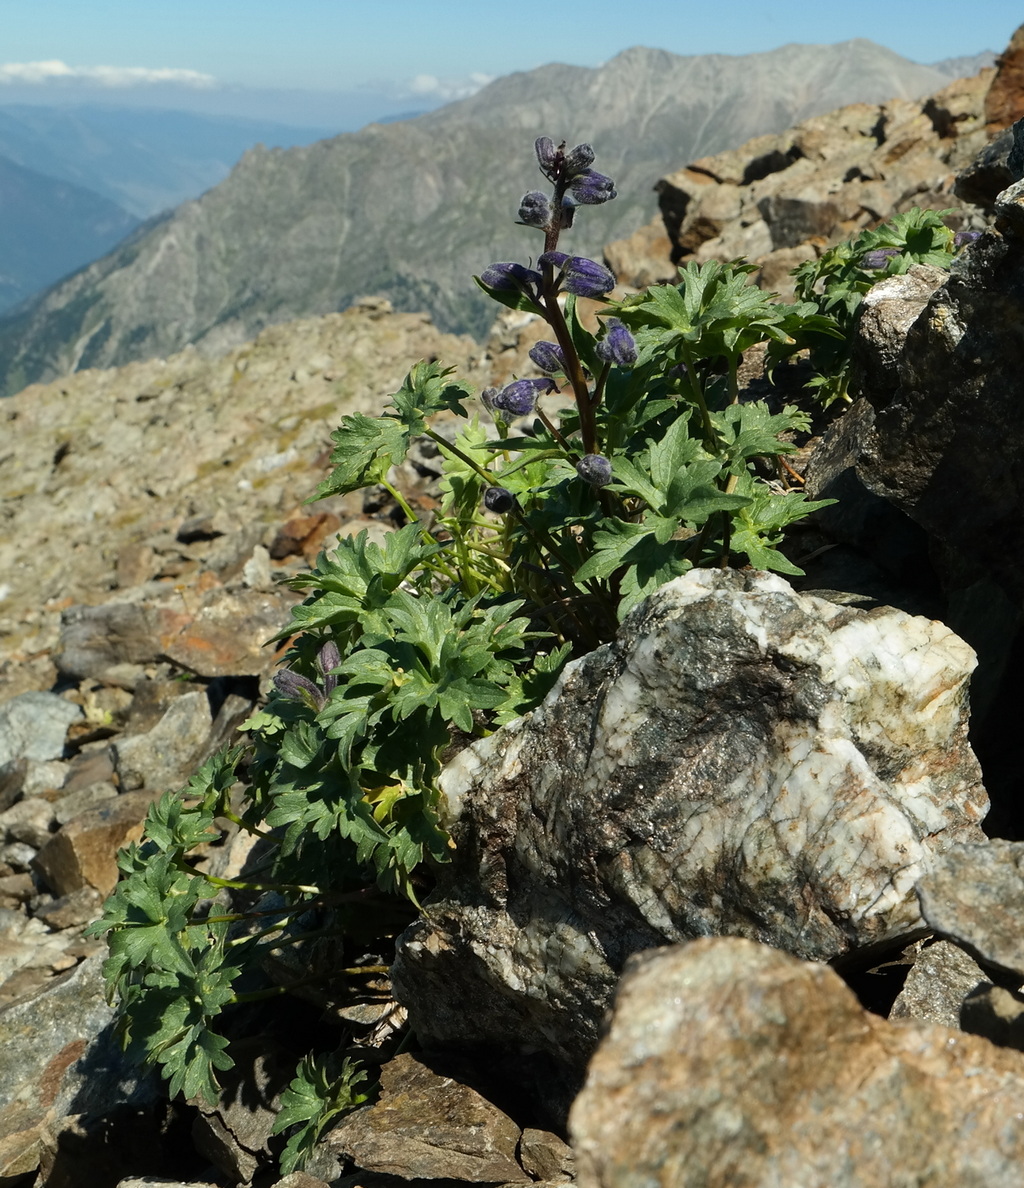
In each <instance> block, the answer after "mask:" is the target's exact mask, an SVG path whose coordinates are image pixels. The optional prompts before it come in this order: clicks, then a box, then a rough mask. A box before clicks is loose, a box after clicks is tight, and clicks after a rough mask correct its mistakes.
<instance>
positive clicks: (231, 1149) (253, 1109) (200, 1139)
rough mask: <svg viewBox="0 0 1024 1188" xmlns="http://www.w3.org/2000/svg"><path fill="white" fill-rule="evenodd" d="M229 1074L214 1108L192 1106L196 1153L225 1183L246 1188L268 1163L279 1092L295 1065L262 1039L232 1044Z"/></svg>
mask: <svg viewBox="0 0 1024 1188" xmlns="http://www.w3.org/2000/svg"><path fill="white" fill-rule="evenodd" d="M231 1057H232V1059H233V1060H234V1061H235V1065H234V1068H232V1069H229V1070H228V1072H227V1073H226V1074H223V1075H222V1077H221V1081H222V1084H223V1088H222V1090H221V1093H220V1096H219V1098H218V1101H217V1103H216V1105H213V1106H211V1105H209V1104H207V1103H206V1102H202V1101H200V1102H197V1103H196V1104H197V1105H198V1114H197V1116H196V1118H195V1121H194V1122H193V1124H192V1137H193V1139H194V1141H195V1144H196V1149H197V1150H198V1151H199V1152H200V1154H202V1155H203V1156H205V1158H207V1159H209V1160H210V1162H211V1163H213V1164H214V1165H215V1166H216V1167H218V1168H220V1170H221V1171H222V1172H223V1173H224V1174H225V1175H226V1176H228V1177H229V1179H230V1180H231V1181H232V1183H236V1184H237V1183H248V1182H249V1181H251V1180H252V1178H253V1176H254V1175H255V1173H256V1172H257V1171H258V1170H259V1169H260V1168H261V1167H263V1168H266V1167H267V1166H268V1165H269V1164H271V1163H272V1162H273V1160H272V1157H271V1155H270V1148H269V1143H270V1136H271V1130H272V1129H273V1126H274V1121H275V1119H276V1117H277V1112H278V1108H279V1106H280V1095H281V1091H282V1090H283V1089H285V1088H287V1086H288V1082H289V1081H290V1080H291V1078H292V1077H293V1076H294V1075H295V1059H294V1057H293V1056H290V1054H289V1053H288V1052H286V1051H285V1050H284V1049H282V1048H280V1047H279V1046H278V1045H275V1044H273V1043H270V1044H268V1042H267V1040H266V1039H264V1038H257V1039H247V1040H242V1041H239V1042H238V1043H235V1044H232V1046H231Z"/></svg>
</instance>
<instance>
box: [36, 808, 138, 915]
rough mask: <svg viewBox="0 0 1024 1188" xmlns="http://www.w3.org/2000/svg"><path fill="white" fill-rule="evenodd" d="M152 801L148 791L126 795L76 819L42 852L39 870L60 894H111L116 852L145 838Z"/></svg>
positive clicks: (115, 867)
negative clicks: (86, 889) (88, 891)
mask: <svg viewBox="0 0 1024 1188" xmlns="http://www.w3.org/2000/svg"><path fill="white" fill-rule="evenodd" d="M152 800H153V797H152V796H151V795H149V794H148V793H145V792H126V793H124V794H123V795H121V796H117V797H115V798H114V799H113V800H109V801H105V802H104V803H103V804H101V805H99V806H98V807H97V808H94V809H89V810H88V811H87V812H85V813H82V815H81V816H80V817H75V819H74V820H73V821H69V822H68V824H67V825H65V826H64V827H63V828H62V829H61V830H60V831H59V832H58V833H55V834H54V835H53V837H51V838H50V840H49V841H48V842H47V843H46V845H45V846H43V848H42V849H41V850H40V851H39V855H38V857H37V858H36V861H35V866H36V869H37V870H38V871H39V873H40V874H41V875H42V876H43V878H44V879H45V880H46V882H47V884H48V885H49V886H50V887H51V888H52V889H53V890H54V891H55V892H56V893H57V894H58V895H70V894H71V893H72V892H73V891H77V890H78V889H79V888H81V887H84V886H86V885H88V886H90V887H94V888H95V889H96V890H97V891H98V892H99V893H100V895H102V896H104V897H105V896H107V895H109V894H110V892H111V891H113V889H114V884H115V883H116V882H117V874H118V872H117V861H116V854H117V851H118V849H119V848H120V847H121V846H124V845H127V844H128V843H129V842H131V841H138V839H139V838H140V837H141V836H142V822H143V820H144V818H145V816H146V811H147V809H148V808H149V805H150V804H151V803H152Z"/></svg>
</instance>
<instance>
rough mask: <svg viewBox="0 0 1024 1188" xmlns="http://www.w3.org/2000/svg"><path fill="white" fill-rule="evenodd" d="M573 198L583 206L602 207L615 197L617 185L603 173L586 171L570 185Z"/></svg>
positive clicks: (591, 170)
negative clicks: (601, 205) (603, 203)
mask: <svg viewBox="0 0 1024 1188" xmlns="http://www.w3.org/2000/svg"><path fill="white" fill-rule="evenodd" d="M569 189H570V190H571V191H572V196H573V198H575V199H576V201H577V202H579V203H580V205H581V206H600V204H601V203H602V202H610V201H611V200H612V199H613V198H614V197H615V183H614V182H613V181H612V179H611V178H610V177H605V175H604V174H603V173H597V172H596V171H595V170H593V169H585V170H584V171H583V172H582V173H581V174H579V175H578V176H576V177H574V178H573V179H572V181H571V182H570V183H569Z"/></svg>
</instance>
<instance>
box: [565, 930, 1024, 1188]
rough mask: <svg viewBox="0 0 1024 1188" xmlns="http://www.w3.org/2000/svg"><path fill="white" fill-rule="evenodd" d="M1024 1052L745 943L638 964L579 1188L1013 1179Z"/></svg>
mask: <svg viewBox="0 0 1024 1188" xmlns="http://www.w3.org/2000/svg"><path fill="white" fill-rule="evenodd" d="M1022 1100H1024V1058H1022V1057H1021V1055H1020V1054H1019V1053H1017V1052H1011V1051H1008V1050H1000V1049H998V1048H995V1047H993V1046H992V1045H991V1044H990V1043H988V1042H987V1041H986V1040H983V1039H979V1038H977V1037H975V1036H971V1035H964V1034H963V1033H961V1032H955V1031H950V1030H948V1029H947V1028H945V1027H939V1026H935V1025H931V1024H916V1023H909V1022H908V1023H901V1024H891V1023H887V1022H885V1021H884V1020H882V1019H879V1018H878V1017H877V1016H875V1015H871V1014H869V1013H868V1012H867V1011H865V1010H863V1009H862V1008H861V1006H860V1005H859V1004H858V1002H857V1000H856V998H855V997H854V995H853V993H852V992H851V991H850V990H849V989H848V988H847V987H846V986H845V985H844V984H843V982H842V981H841V980H840V978H839V977H838V976H837V975H836V974H835V973H834V972H833V971H832V970H831V969H828V968H827V967H824V966H820V965H812V964H805V963H803V962H800V961H798V960H796V959H795V958H793V957H791V956H789V955H788V954H784V953H780V952H778V951H777V950H774V949H771V948H768V947H767V946H763V945H756V944H754V943H752V942H750V941H747V940H741V939H736V938H713V939H704V940H698V941H694V942H693V943H691V944H688V945H682V946H678V947H674V948H668V949H662V950H659V951H657V952H654V953H647V954H643V955H642V956H640V957H638V958H635V959H634V961H633V962H632V963H631V966H630V969H629V972H628V974H627V976H626V977H625V978H624V979H623V982H622V986H621V988H620V990H619V993H618V996H617V999H616V1007H615V1013H614V1015H613V1017H612V1020H611V1024H610V1027H609V1030H608V1034H607V1036H606V1037H605V1038H604V1039H603V1040H602V1042H601V1045H600V1047H599V1048H598V1050H597V1052H596V1054H595V1056H594V1059H593V1061H592V1062H591V1065H590V1069H589V1071H588V1074H587V1082H586V1085H585V1087H584V1089H583V1091H582V1093H581V1094H580V1095H579V1097H578V1098H577V1099H576V1102H575V1104H574V1106H573V1109H572V1114H571V1118H570V1130H571V1132H572V1137H573V1146H574V1149H575V1152H576V1160H577V1167H578V1177H577V1183H578V1184H579V1185H580V1188H662V1186H664V1188H690V1186H692V1188H698V1185H699V1188H736V1186H737V1185H741V1184H742V1185H748V1186H749V1188H775V1186H777V1185H797V1184H799V1185H806V1186H807V1188H811V1186H813V1188H864V1185H869V1184H870V1185H875V1184H878V1185H881V1184H888V1185H907V1186H909V1185H912V1184H928V1185H929V1188H968V1186H970V1188H982V1186H984V1188H1016V1186H1017V1185H1019V1184H1020V1175H1021V1164H1022V1160H1024V1114H1022V1112H1021V1101H1022Z"/></svg>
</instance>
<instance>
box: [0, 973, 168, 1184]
mask: <svg viewBox="0 0 1024 1188" xmlns="http://www.w3.org/2000/svg"><path fill="white" fill-rule="evenodd" d="M102 962H103V957H102V956H101V955H97V956H95V957H90V958H87V959H86V960H85V961H83V962H82V963H81V964H80V965H79V966H77V968H75V969H73V970H72V971H71V972H70V973H69V974H67V975H66V976H64V977H61V978H58V979H53V980H52V981H51V984H50V985H49V986H47V987H46V989H44V990H43V991H42V992H41V993H39V994H37V995H35V996H34V997H32V998H31V999H28V1000H25V1001H19V1002H15V1003H12V1004H11V1005H9V1006H4V1007H0V1135H2V1136H3V1141H2V1142H0V1175H2V1174H6V1173H8V1169H9V1167H10V1166H11V1164H10V1163H9V1162H8V1163H7V1164H6V1166H5V1165H4V1160H5V1159H9V1158H17V1159H21V1161H22V1163H25V1162H28V1163H29V1164H30V1166H29V1168H28V1170H31V1168H32V1167H34V1166H35V1165H36V1162H38V1158H39V1154H40V1151H41V1148H42V1144H43V1143H44V1140H45V1138H46V1135H47V1133H48V1132H49V1131H52V1130H53V1129H55V1128H57V1127H58V1126H59V1123H60V1120H61V1119H63V1118H66V1117H68V1116H69V1115H78V1116H84V1117H85V1118H97V1117H100V1116H102V1115H104V1114H105V1113H107V1111H109V1110H110V1109H111V1108H112V1107H113V1106H114V1105H115V1104H118V1103H121V1104H125V1105H130V1106H133V1107H135V1108H141V1107H143V1106H146V1105H148V1104H150V1103H152V1102H154V1101H155V1100H156V1098H157V1095H158V1078H157V1077H156V1075H155V1074H152V1073H147V1074H145V1075H141V1074H140V1072H139V1070H138V1069H137V1068H135V1067H134V1066H133V1065H131V1064H130V1063H129V1062H128V1061H127V1060H126V1058H125V1056H124V1053H123V1052H122V1051H121V1045H120V1043H119V1042H118V1039H117V1037H116V1035H115V1033H114V1028H113V1026H112V1020H113V1010H112V1008H111V1007H110V1006H108V1005H107V1001H106V996H105V987H104V982H103V975H102V973H101V972H100V967H101V965H102ZM19 1152H20V1154H19Z"/></svg>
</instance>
